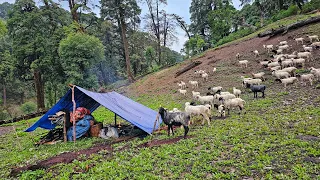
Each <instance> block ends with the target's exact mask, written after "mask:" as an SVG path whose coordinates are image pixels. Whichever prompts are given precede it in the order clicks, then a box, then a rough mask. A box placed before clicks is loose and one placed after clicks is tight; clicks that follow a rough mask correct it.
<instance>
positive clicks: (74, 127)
mask: <svg viewBox="0 0 320 180" xmlns="http://www.w3.org/2000/svg"><path fill="white" fill-rule="evenodd" d="M69 86H70V85H69ZM71 86H72V103H73V110H72V117H71V118H72V122H73V142H74V143H76V120H75V113H76V101H75V100H74V88H75V85H71Z"/></svg>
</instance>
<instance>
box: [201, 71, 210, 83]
mask: <svg viewBox="0 0 320 180" xmlns="http://www.w3.org/2000/svg"><path fill="white" fill-rule="evenodd" d="M201 76H202V78H203V80H204V81H207V80H208V77H209V75H208V73H203V74H201Z"/></svg>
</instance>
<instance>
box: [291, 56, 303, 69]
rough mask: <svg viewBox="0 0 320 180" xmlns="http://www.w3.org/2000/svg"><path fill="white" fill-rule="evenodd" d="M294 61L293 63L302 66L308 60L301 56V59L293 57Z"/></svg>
mask: <svg viewBox="0 0 320 180" xmlns="http://www.w3.org/2000/svg"><path fill="white" fill-rule="evenodd" d="M292 61H293V64H295V65H296V66H297V65H299V64H301V66H302V67H304V64H305V62H306V60H305V59H302V58H300V59H292Z"/></svg>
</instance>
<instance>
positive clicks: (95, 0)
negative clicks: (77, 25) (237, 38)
mask: <svg viewBox="0 0 320 180" xmlns="http://www.w3.org/2000/svg"><path fill="white" fill-rule="evenodd" d="M35 1H36V3H39V2H41V1H40V0H35ZM167 1H168V4H167V5H166V6H165V7H164V10H165V11H166V12H167V13H175V14H178V15H179V16H181V17H183V19H184V20H185V21H186V23H187V24H190V13H189V7H190V5H191V0H167ZM4 2H9V3H14V2H15V0H0V3H4ZM89 2H91V3H92V4H96V5H99V0H91V1H89ZM143 2H145V1H143ZM232 2H233V5H234V7H235V8H236V9H239V8H240V1H239V0H232ZM60 4H61V5H62V6H63V7H64V8H66V9H68V8H69V7H68V3H67V2H66V1H64V2H60ZM140 7H141V8H142V13H141V15H142V17H143V16H144V15H145V14H146V13H148V9H147V6H146V5H145V4H140ZM68 10H69V9H68ZM93 12H95V13H96V14H97V15H99V8H97V7H96V8H94V9H93ZM176 36H177V37H178V42H176V43H174V44H173V45H172V46H171V49H173V50H175V51H177V52H180V49H182V48H183V44H184V42H185V41H186V40H187V37H186V36H185V33H184V32H183V31H182V30H181V29H180V28H179V29H177V35H176Z"/></svg>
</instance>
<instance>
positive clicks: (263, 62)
mask: <svg viewBox="0 0 320 180" xmlns="http://www.w3.org/2000/svg"><path fill="white" fill-rule="evenodd" d="M259 63H260V65H261V66H262V67H266V66H268V63H269V61H260V62H259Z"/></svg>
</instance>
